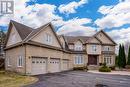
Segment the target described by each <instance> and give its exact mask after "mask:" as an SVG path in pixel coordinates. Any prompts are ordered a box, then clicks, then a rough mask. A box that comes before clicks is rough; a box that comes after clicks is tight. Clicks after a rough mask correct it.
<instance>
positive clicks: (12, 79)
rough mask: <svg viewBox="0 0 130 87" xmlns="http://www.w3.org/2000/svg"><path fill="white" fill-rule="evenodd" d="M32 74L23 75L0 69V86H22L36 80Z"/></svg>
mask: <svg viewBox="0 0 130 87" xmlns="http://www.w3.org/2000/svg"><path fill="white" fill-rule="evenodd" d="M37 80H38V79H37V78H35V77H31V76H22V75H18V74H16V73H12V72H5V71H0V87H21V86H25V85H28V84H31V83H34V82H36V81H37Z"/></svg>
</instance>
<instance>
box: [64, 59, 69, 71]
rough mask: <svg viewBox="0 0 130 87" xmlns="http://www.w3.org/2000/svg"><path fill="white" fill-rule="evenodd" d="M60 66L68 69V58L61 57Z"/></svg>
mask: <svg viewBox="0 0 130 87" xmlns="http://www.w3.org/2000/svg"><path fill="white" fill-rule="evenodd" d="M62 66H63V69H62V70H63V71H66V70H69V60H67V59H63V60H62Z"/></svg>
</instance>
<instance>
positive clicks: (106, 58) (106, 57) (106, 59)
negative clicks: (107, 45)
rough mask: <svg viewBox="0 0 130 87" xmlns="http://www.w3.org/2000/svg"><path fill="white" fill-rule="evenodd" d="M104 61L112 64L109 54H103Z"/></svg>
mask: <svg viewBox="0 0 130 87" xmlns="http://www.w3.org/2000/svg"><path fill="white" fill-rule="evenodd" d="M104 63H106V64H107V65H111V64H112V58H111V56H105V57H104Z"/></svg>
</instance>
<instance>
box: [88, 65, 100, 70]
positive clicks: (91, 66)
mask: <svg viewBox="0 0 130 87" xmlns="http://www.w3.org/2000/svg"><path fill="white" fill-rule="evenodd" d="M88 69H89V70H98V69H99V66H96V65H89V66H88Z"/></svg>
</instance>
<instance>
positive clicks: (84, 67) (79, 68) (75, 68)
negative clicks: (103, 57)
mask: <svg viewBox="0 0 130 87" xmlns="http://www.w3.org/2000/svg"><path fill="white" fill-rule="evenodd" d="M73 70H88V67H87V66H83V67H74V68H73Z"/></svg>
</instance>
